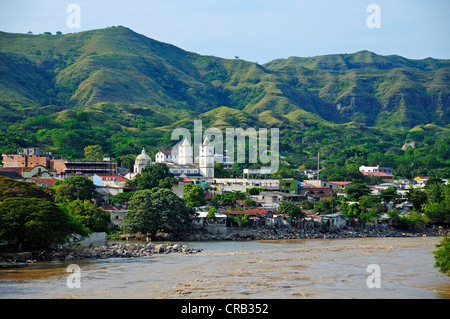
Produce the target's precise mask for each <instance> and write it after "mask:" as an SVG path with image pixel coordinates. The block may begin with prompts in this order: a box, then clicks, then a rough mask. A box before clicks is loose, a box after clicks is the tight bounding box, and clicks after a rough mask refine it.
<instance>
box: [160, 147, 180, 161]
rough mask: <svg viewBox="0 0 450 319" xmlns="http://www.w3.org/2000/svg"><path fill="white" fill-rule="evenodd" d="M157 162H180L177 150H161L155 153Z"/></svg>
mask: <svg viewBox="0 0 450 319" xmlns="http://www.w3.org/2000/svg"><path fill="white" fill-rule="evenodd" d="M155 162H156V163H178V153H177V152H176V151H168V150H159V151H158V153H156V155H155Z"/></svg>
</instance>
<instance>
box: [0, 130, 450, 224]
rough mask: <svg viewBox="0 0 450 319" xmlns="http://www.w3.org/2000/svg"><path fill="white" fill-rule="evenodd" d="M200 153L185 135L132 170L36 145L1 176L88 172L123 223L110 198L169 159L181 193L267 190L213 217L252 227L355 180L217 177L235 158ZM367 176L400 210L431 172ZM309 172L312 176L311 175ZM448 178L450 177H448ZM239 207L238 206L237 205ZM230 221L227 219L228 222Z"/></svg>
mask: <svg viewBox="0 0 450 319" xmlns="http://www.w3.org/2000/svg"><path fill="white" fill-rule="evenodd" d="M198 154H199V155H198V156H197V157H194V152H193V148H192V146H191V145H190V143H189V141H188V140H186V139H184V140H183V141H181V142H180V143H179V144H178V148H175V150H170V151H169V150H160V151H158V152H157V153H156V154H155V162H153V161H152V159H151V157H150V156H149V155H148V154H146V151H145V149H143V150H142V152H141V154H139V155H138V156H137V157H136V160H135V164H134V167H133V171H131V172H130V171H127V170H123V169H121V168H119V167H118V165H117V162H115V161H111V159H109V158H104V159H103V160H102V161H75V160H68V159H55V157H54V155H53V154H51V153H48V152H41V151H40V150H39V149H38V148H25V149H18V151H17V153H16V154H2V157H3V162H2V163H3V166H2V167H1V168H0V176H6V177H10V178H13V179H17V180H24V181H29V182H33V183H35V184H37V185H39V186H42V187H52V186H53V185H54V183H55V182H56V181H57V180H63V179H66V178H68V177H72V176H86V177H88V178H90V179H91V180H92V181H93V183H94V185H95V186H96V188H97V191H98V193H99V195H100V196H102V198H103V203H104V206H102V207H101V208H102V209H104V210H105V211H108V212H109V213H110V214H111V224H112V225H113V226H115V227H120V226H121V225H122V224H123V220H124V216H125V214H126V212H127V206H126V205H120V204H116V205H113V204H111V203H110V198H112V197H113V196H116V195H118V194H120V193H124V192H130V191H133V189H131V188H128V187H127V186H126V182H127V180H131V179H133V178H134V177H135V176H136V174H139V173H140V172H142V169H143V168H145V167H146V166H148V165H154V164H155V163H165V164H166V165H167V167H168V168H169V171H170V172H171V173H173V174H174V176H175V177H176V178H177V180H178V185H174V187H173V191H174V192H175V193H176V194H177V195H178V196H180V197H182V196H183V189H184V186H185V185H186V184H195V185H198V186H200V187H203V188H204V189H205V194H206V197H207V199H211V198H212V197H213V196H214V195H215V194H220V193H225V192H232V191H240V192H245V191H246V190H247V189H249V188H255V187H257V188H262V189H264V190H263V191H261V192H260V193H259V194H258V195H252V196H250V199H251V200H252V201H254V205H253V207H251V208H250V207H246V206H245V205H244V204H243V202H239V201H238V208H237V209H236V210H227V209H219V210H218V212H217V213H216V218H215V220H214V222H213V224H214V225H216V226H217V227H221V226H224V227H225V226H227V225H230V223H229V220H230V219H229V218H228V219H227V216H237V215H248V216H249V220H250V224H251V225H254V226H260V225H265V226H275V225H278V226H283V225H287V221H286V218H285V216H284V215H282V214H279V213H278V212H277V211H278V207H279V206H280V204H281V203H282V202H283V201H290V202H293V203H295V204H297V205H299V206H301V202H302V201H304V200H308V201H311V202H313V203H317V202H318V201H321V200H324V199H330V198H331V197H332V194H333V192H335V193H336V194H337V196H345V189H346V188H347V187H349V186H350V185H351V182H348V181H322V180H320V179H317V177H318V176H319V171H315V170H308V171H305V172H303V173H304V176H305V179H304V180H303V181H299V180H296V179H293V178H285V179H275V178H271V176H270V172H267V171H264V170H258V169H245V170H244V171H243V175H242V177H239V178H215V177H214V163H217V162H220V163H223V164H224V167H225V168H228V167H231V166H232V165H233V162H232V160H231V159H230V158H229V157H227V156H224V155H222V154H216V153H215V152H214V146H212V145H211V143H210V142H209V140H208V139H207V138H206V139H205V140H204V141H203V143H202V144H201V145H200V146H199V152H198ZM360 171H361V172H362V173H363V174H364V175H369V176H377V177H381V178H382V180H383V183H381V184H378V185H373V186H371V188H372V194H373V195H378V194H379V193H380V192H381V191H382V190H384V189H387V188H391V187H395V188H396V189H397V194H398V195H399V199H398V201H397V202H396V203H388V205H389V206H390V207H389V208H396V209H398V210H399V211H401V212H405V211H408V210H410V209H411V207H412V206H411V205H410V204H409V203H408V202H407V201H406V193H407V192H408V191H409V189H410V187H414V188H422V187H424V186H425V184H426V181H427V179H428V177H416V178H415V179H414V180H413V181H409V180H394V170H393V169H392V168H389V167H380V166H361V167H360ZM308 177H309V179H307V178H308ZM444 182H445V183H447V181H446V180H445V181H444ZM239 206H240V207H239ZM304 211H305V212H306V213H307V216H308V217H307V219H310V220H320V219H328V220H330V219H331V220H334V221H336V220H338V219H339V212H335V213H333V214H331V215H320V214H314V213H313V212H312V211H310V210H305V209H304ZM206 216H207V212H206V211H204V210H202V208H200V209H199V211H198V218H197V219H196V220H195V221H194V222H193V225H194V226H196V227H202V226H204V225H205V224H211V222H210V221H208V220H207V217H206ZM227 220H228V222H227Z"/></svg>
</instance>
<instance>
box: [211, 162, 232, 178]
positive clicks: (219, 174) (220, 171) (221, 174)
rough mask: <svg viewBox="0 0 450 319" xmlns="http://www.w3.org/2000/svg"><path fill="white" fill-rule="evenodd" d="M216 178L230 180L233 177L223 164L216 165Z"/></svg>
mask: <svg viewBox="0 0 450 319" xmlns="http://www.w3.org/2000/svg"><path fill="white" fill-rule="evenodd" d="M214 176H215V177H216V178H228V177H231V173H230V171H229V170H228V169H226V168H225V167H224V165H223V163H214Z"/></svg>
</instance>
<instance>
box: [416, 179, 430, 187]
mask: <svg viewBox="0 0 450 319" xmlns="http://www.w3.org/2000/svg"><path fill="white" fill-rule="evenodd" d="M429 179H430V178H429V177H428V176H417V177H416V178H414V179H413V187H414V188H423V187H425V186H427V182H428V180H429Z"/></svg>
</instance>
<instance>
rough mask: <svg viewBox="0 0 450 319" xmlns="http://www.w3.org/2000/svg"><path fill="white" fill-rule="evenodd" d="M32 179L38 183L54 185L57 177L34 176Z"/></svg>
mask: <svg viewBox="0 0 450 319" xmlns="http://www.w3.org/2000/svg"><path fill="white" fill-rule="evenodd" d="M34 180H35V181H36V182H38V183H41V184H45V185H48V186H53V185H55V182H56V181H57V179H55V178H35V179H34Z"/></svg>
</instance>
